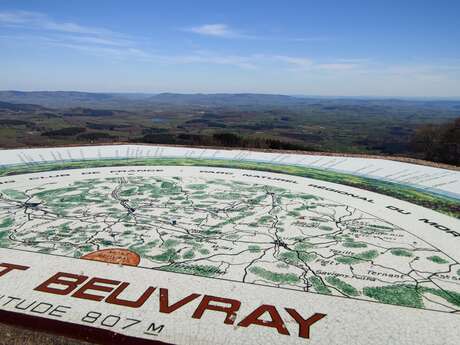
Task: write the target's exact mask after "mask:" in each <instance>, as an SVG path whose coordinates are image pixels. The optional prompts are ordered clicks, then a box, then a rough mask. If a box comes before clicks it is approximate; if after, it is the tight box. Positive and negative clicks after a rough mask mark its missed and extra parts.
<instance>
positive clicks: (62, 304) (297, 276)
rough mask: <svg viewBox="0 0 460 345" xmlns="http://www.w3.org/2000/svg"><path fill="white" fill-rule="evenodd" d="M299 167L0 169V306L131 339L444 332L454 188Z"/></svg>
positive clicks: (458, 271)
mask: <svg viewBox="0 0 460 345" xmlns="http://www.w3.org/2000/svg"><path fill="white" fill-rule="evenodd" d="M69 156H70V154H69ZM130 163H131V164H130ZM249 168H251V169H249ZM254 168H257V169H254ZM302 169H303V168H302ZM302 169H300V168H299V167H295V166H279V165H278V166H277V165H275V164H265V165H264V164H262V163H260V164H255V163H250V164H249V163H244V162H239V161H233V162H229V161H223V160H220V161H218V160H216V161H211V160H203V159H201V160H200V159H189V158H187V159H177V158H175V159H171V158H167V159H166V158H161V159H159V158H154V159H126V160H125V161H124V160H121V161H117V160H113V159H110V160H101V159H100V160H87V161H69V162H63V161H56V162H51V163H50V162H45V163H40V164H36V163H34V164H26V165H20V164H19V165H13V164H12V165H9V166H6V167H3V168H2V167H0V175H1V177H0V316H1V315H3V318H5V319H11V318H13V317H14V319H15V320H21V315H23V316H24V317H29V318H30V317H32V318H40V319H39V321H37V322H40V324H43V322H52V326H50V327H52V328H57V329H60V330H62V332H64V333H70V334H72V332H73V331H74V330H75V328H71V330H68V329H70V328H68V327H69V326H68V325H72V326H71V327H75V326H78V327H81V330H80V331H81V332H83V333H84V334H89V335H92V334H93V333H94V334H96V335H97V337H101V336H102V335H101V334H105V333H104V332H111V333H110V334H109V333H107V336H108V337H111V336H112V335H113V334H114V333H115V334H117V336H120V337H121V338H120V341H128V342H131V343H142V341H146V340H147V341H152V342H153V343H158V342H160V343H163V344H164V343H167V344H189V343H194V344H195V343H196V344H210V343H212V344H224V343H226V344H227V343H228V344H240V343H241V342H243V341H244V342H246V343H259V342H260V341H262V340H263V341H264V342H273V343H279V344H283V343H286V344H287V343H289V344H303V343H305V341H306V339H308V341H309V342H311V343H312V344H322V343H328V344H339V343H343V342H345V343H353V344H368V343H369V342H372V343H376V344H379V343H382V344H386V343H388V342H387V340H388V337H392V336H394V335H397V338H398V343H417V344H420V343H424V340H426V339H428V337H430V336H432V334H434V332H437V333H436V334H438V336H437V338H436V339H434V340H433V339H432V340H433V341H431V340H430V342H429V343H430V344H456V343H457V340H458V337H459V336H460V334H459V328H458V327H456V326H455V325H457V324H458V321H459V319H458V318H459V314H460V264H459V262H460V251H459V250H458V248H459V245H460V243H459V241H460V233H459V228H460V227H459V224H460V221H459V219H458V214H457V213H458V202H457V201H456V199H452V198H450V199H449V197H446V196H440V195H437V194H429V193H428V192H426V191H423V190H420V189H414V188H410V187H408V186H405V185H401V184H390V183H387V182H382V181H377V180H366V179H364V178H362V177H358V176H352V175H343V174H342V175H340V174H338V173H336V172H328V171H325V170H324V171H323V170H318V169H316V170H314V169H312V170H308V169H306V168H305V169H304V170H302ZM267 170H270V171H267ZM281 171H285V172H286V173H280V172H281ZM350 185H354V186H359V187H362V188H356V187H352V186H350ZM366 189H367V190H366ZM371 190H373V191H379V193H375V192H373V191H371ZM454 192H455V193H456V191H454ZM454 192H452V193H451V194H455V193H454ZM385 194H386V195H385ZM412 201H413V202H412ZM417 203H418V204H419V205H416V204H417ZM421 205H427V206H430V207H431V208H434V209H438V211H434V210H433V209H430V208H426V207H423V206H421ZM18 315H19V316H18ZM27 320H29V319H27ZM27 320H26V321H24V323H27V322H29V321H27ZM177 325H181V326H180V327H177ZM382 325H385V327H384V328H382ZM65 330H68V331H65ZM408 330H410V331H408ZM101 332H102V333H101ZM123 337H127V338H123ZM90 338H91V337H90ZM91 339H92V338H91ZM94 339H96V336H95V337H94ZM97 339H100V338H97ZM111 339H112V338H111ZM139 339H142V341H140V340H139ZM223 339H225V341H223Z"/></svg>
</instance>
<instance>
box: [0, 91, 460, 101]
mask: <svg viewBox="0 0 460 345" xmlns="http://www.w3.org/2000/svg"><path fill="white" fill-rule="evenodd" d="M0 92H22V93H34V92H36V93H40V92H49V93H53V92H55V93H66V92H68V93H91V94H112V95H146V96H155V95H160V94H177V95H210V96H212V95H245V94H248V95H267V96H289V97H294V98H325V99H328V98H339V99H340V98H345V99H395V100H443V101H460V96H377V95H314V94H289V93H279V92H194V91H188V92H179V91H178V92H176V91H157V92H147V91H85V90H71V89H69V90H59V89H58V90H46V89H43V90H19V89H0Z"/></svg>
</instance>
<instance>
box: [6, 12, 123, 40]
mask: <svg viewBox="0 0 460 345" xmlns="http://www.w3.org/2000/svg"><path fill="white" fill-rule="evenodd" d="M0 25H4V26H19V27H23V28H26V29H41V30H49V31H56V32H65V33H76V34H89V35H101V36H102V35H115V33H114V32H112V31H110V30H107V29H104V28H97V27H89V26H82V25H79V24H75V23H72V22H57V21H54V20H52V19H51V18H49V17H48V16H47V15H45V14H43V13H39V12H28V11H9V12H8V11H4V12H0Z"/></svg>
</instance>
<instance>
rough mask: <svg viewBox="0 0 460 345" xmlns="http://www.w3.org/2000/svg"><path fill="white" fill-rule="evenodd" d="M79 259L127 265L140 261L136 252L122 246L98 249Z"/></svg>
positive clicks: (133, 264)
mask: <svg viewBox="0 0 460 345" xmlns="http://www.w3.org/2000/svg"><path fill="white" fill-rule="evenodd" d="M81 259H85V260H93V261H102V262H107V263H111V264H119V265H127V266H137V265H139V262H140V261H141V258H140V256H139V255H138V254H137V253H134V252H132V251H130V250H128V249H123V248H110V249H102V250H98V251H96V252H92V253H89V254H86V255H83V256H82V257H81Z"/></svg>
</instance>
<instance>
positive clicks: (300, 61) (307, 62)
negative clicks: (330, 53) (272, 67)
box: [275, 55, 313, 68]
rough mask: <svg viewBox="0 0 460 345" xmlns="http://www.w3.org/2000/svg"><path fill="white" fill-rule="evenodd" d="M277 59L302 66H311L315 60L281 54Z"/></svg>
mask: <svg viewBox="0 0 460 345" xmlns="http://www.w3.org/2000/svg"><path fill="white" fill-rule="evenodd" d="M275 59H277V60H279V61H282V62H285V63H287V64H290V65H293V66H296V67H300V68H309V67H311V66H312V65H313V61H312V60H311V59H309V58H305V57H295V56H286V55H279V56H276V57H275Z"/></svg>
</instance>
